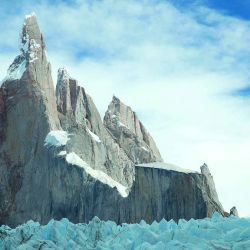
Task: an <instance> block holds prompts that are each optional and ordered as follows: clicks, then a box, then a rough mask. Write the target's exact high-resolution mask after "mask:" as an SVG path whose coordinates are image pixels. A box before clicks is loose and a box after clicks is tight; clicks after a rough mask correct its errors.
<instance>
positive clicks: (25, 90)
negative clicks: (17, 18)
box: [2, 13, 60, 162]
mask: <svg viewBox="0 0 250 250" xmlns="http://www.w3.org/2000/svg"><path fill="white" fill-rule="evenodd" d="M2 90H3V91H2V93H3V97H2V99H3V100H4V107H5V109H7V110H8V112H7V114H6V117H5V119H6V124H12V125H9V126H8V127H7V129H6V136H5V137H6V145H5V146H6V147H7V148H8V147H9V148H10V149H15V150H16V155H15V154H13V155H12V160H13V161H15V159H16V160H17V161H21V162H25V161H27V160H28V159H29V158H30V154H32V152H35V151H37V147H38V146H39V145H40V146H42V145H43V140H44V138H45V136H46V134H47V133H48V132H49V131H50V130H56V129H59V128H60V123H59V119H58V114H57V108H56V98H55V92H54V85H53V81H52V76H51V67H50V63H49V62H48V61H47V58H46V52H45V43H44V40H43V35H42V33H41V31H40V29H39V26H38V23H37V19H36V16H35V14H34V13H32V14H31V15H27V16H26V17H25V21H24V24H23V28H22V32H21V35H20V54H19V55H18V56H17V57H16V58H15V60H14V62H13V63H12V64H11V65H10V67H9V69H8V73H7V76H6V77H5V79H4V80H3V84H2ZM13 121H15V123H13ZM33 135H36V137H34V136H33ZM38 141H39V142H38ZM34 147H36V149H35V148H34Z"/></svg>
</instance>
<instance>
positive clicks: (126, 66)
mask: <svg viewBox="0 0 250 250" xmlns="http://www.w3.org/2000/svg"><path fill="white" fill-rule="evenodd" d="M249 9H250V4H249V1H241V2H240V3H237V1H230V0H227V1H216V0H211V1H205V0H197V1H184V0H179V1H176V0H172V1H163V0H162V1H161V0H151V1H150V0H141V1H138V0H127V1H115V0H103V1H80V0H78V1H77V0H76V1H71V2H68V1H67V2H66V1H59V0H57V1H48V0H47V1H35V2H34V1H31V0H23V1H15V0H12V1H9V0H8V1H7V0H2V1H1V6H0V25H1V30H2V31H4V32H1V33H0V54H1V64H0V77H1V78H4V76H5V74H6V70H7V68H8V66H9V65H10V63H11V62H12V61H13V59H14V58H15V56H16V55H17V54H18V53H19V51H18V34H19V32H20V30H21V27H22V24H23V21H24V16H25V14H28V13H30V12H32V11H35V12H36V15H37V18H38V21H39V24H40V28H41V30H42V32H43V34H44V37H45V41H46V44H47V52H48V56H49V60H50V62H51V64H52V72H53V79H54V82H56V75H57V69H58V68H59V67H61V66H66V67H67V68H68V70H69V73H70V74H71V75H72V76H73V77H75V78H76V79H78V80H79V83H80V84H81V85H82V86H84V87H85V89H86V91H87V92H88V93H89V94H90V95H91V96H92V97H93V99H94V101H95V103H96V105H97V107H98V109H99V110H100V112H101V114H102V115H103V114H104V112H105V110H106V108H107V106H108V103H109V101H110V100H111V98H112V95H113V94H115V95H117V96H118V97H120V98H121V99H122V100H123V101H124V102H125V103H127V104H128V105H130V106H132V107H133V109H134V110H136V112H137V113H138V115H139V117H140V118H141V119H142V121H143V123H144V124H145V125H146V127H147V128H148V130H149V131H150V132H151V134H152V135H153V137H154V138H155V140H156V142H157V144H158V145H159V148H160V151H161V153H162V155H163V157H164V159H165V161H167V162H170V163H174V164H177V165H179V166H181V167H184V168H191V169H195V170H199V166H201V165H202V164H203V163H204V162H206V163H207V164H208V166H209V167H210V169H211V172H212V174H213V176H214V179H215V182H216V186H217V189H218V192H219V197H220V199H221V201H222V203H223V205H224V206H225V208H226V209H227V210H229V209H230V207H232V206H234V205H236V206H237V207H238V208H239V212H240V213H241V214H243V215H249V213H250V212H249V211H250V205H249V200H250V183H249V180H250V168H249V162H250V154H249V148H250V98H249V96H250V91H249V86H250V80H249V79H250V70H249V68H250V60H249V58H250V20H249V13H250V11H249ZM225 175H226V178H225Z"/></svg>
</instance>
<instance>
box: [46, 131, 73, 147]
mask: <svg viewBox="0 0 250 250" xmlns="http://www.w3.org/2000/svg"><path fill="white" fill-rule="evenodd" d="M69 140H70V138H69V134H68V132H66V131H64V130H53V131H50V132H49V133H48V134H47V136H46V138H45V140H44V145H45V146H54V147H60V146H65V145H66V144H67V142H68V141H69Z"/></svg>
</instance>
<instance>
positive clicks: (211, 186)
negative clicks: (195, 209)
mask: <svg viewBox="0 0 250 250" xmlns="http://www.w3.org/2000/svg"><path fill="white" fill-rule="evenodd" d="M200 169H201V174H202V177H203V185H204V187H206V188H205V189H203V190H205V193H204V195H205V196H207V198H206V199H207V200H212V201H213V202H214V204H216V205H217V206H218V208H219V209H220V210H222V211H223V210H224V209H223V207H222V205H221V203H220V201H219V198H218V194H217V191H216V188H215V183H214V179H213V176H212V175H211V173H210V170H209V168H208V165H207V164H206V163H204V164H203V165H202V166H201V167H200ZM212 209H214V207H213V208H212ZM210 213H211V214H212V212H210Z"/></svg>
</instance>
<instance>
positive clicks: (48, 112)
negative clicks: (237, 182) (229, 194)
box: [0, 14, 223, 226]
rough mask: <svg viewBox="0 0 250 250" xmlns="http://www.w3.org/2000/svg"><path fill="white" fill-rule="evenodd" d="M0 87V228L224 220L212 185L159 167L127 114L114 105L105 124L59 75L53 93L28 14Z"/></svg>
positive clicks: (146, 137) (152, 147)
mask: <svg viewBox="0 0 250 250" xmlns="http://www.w3.org/2000/svg"><path fill="white" fill-rule="evenodd" d="M20 48H21V49H20V55H18V56H17V57H16V58H15V60H14V62H13V63H12V64H11V65H10V68H9V70H8V73H7V76H6V78H5V79H4V80H3V83H2V86H1V87H0V171H1V176H0V224H8V225H11V226H16V225H18V224H20V223H23V222H25V221H27V220H29V219H33V220H35V221H39V222H40V223H42V224H45V223H47V222H48V221H49V220H50V219H51V218H55V219H61V218H63V217H67V218H69V219H70V220H71V221H72V222H87V221H89V220H91V219H92V218H93V217H94V216H98V217H100V218H101V219H103V220H114V221H116V222H117V223H122V222H127V223H131V222H139V221H140V220H141V219H144V220H146V221H147V222H152V221H153V220H158V221H159V220H161V219H162V218H166V219H171V218H173V219H175V220H178V219H180V218H186V219H189V218H203V217H207V216H211V215H212V213H213V212H214V211H219V212H221V213H223V208H222V206H221V204H220V203H219V200H218V196H217V193H216V190H215V186H214V182H213V179H212V176H211V174H210V172H209V170H208V168H207V166H206V165H204V166H203V167H202V168H201V173H196V172H192V171H191V172H190V171H187V170H183V169H181V168H177V167H173V166H170V165H168V164H164V163H162V158H161V156H160V153H159V150H158V149H157V146H156V144H155V142H154V140H153V138H152V137H151V136H150V134H149V133H148V132H147V131H146V129H145V127H144V126H143V125H142V123H141V122H140V120H139V119H138V117H137V116H136V114H135V113H134V112H133V111H132V109H131V108H130V107H128V106H126V105H125V104H123V103H122V102H121V101H120V100H119V99H118V98H116V97H114V98H113V100H112V102H111V104H110V105H109V107H108V111H107V112H106V114H105V118H104V122H103V121H102V119H101V117H100V114H99V112H98V110H97V109H96V106H95V104H94V102H93V100H92V98H91V97H90V96H89V95H88V94H87V93H86V92H85V90H84V88H83V87H81V86H79V84H78V82H77V80H75V79H74V78H72V77H71V76H70V75H69V73H68V72H67V70H66V69H65V68H62V69H59V71H58V80H57V86H56V93H55V92H54V87H53V81H52V77H51V66H50V63H49V62H48V61H47V56H46V51H45V43H44V39H43V36H42V34H41V32H40V29H39V27H38V24H37V20H36V16H35V15H34V14H32V15H29V16H26V18H25V22H24V25H23V29H22V33H21V46H20Z"/></svg>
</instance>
